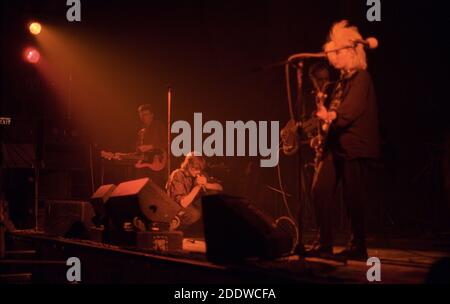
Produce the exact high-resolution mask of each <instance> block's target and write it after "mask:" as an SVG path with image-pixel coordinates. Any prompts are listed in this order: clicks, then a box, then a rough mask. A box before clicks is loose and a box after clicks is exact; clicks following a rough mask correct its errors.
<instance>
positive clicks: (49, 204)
mask: <svg viewBox="0 0 450 304" xmlns="http://www.w3.org/2000/svg"><path fill="white" fill-rule="evenodd" d="M44 208H45V215H44V216H45V221H44V231H45V233H46V234H48V235H54V236H63V237H68V238H78V239H88V238H89V229H90V228H91V226H92V217H93V216H94V210H93V208H92V206H91V204H89V202H84V201H68V200H67V201H65V200H52V201H49V200H48V201H45V207H44Z"/></svg>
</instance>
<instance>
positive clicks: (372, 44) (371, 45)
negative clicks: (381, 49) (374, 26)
mask: <svg viewBox="0 0 450 304" xmlns="http://www.w3.org/2000/svg"><path fill="white" fill-rule="evenodd" d="M352 42H353V43H354V44H355V46H356V45H357V44H362V45H364V48H366V49H371V50H373V49H376V48H377V47H378V40H377V38H375V37H368V38H366V39H354V40H352Z"/></svg>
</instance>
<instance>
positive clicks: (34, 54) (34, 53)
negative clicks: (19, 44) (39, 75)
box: [23, 47, 41, 63]
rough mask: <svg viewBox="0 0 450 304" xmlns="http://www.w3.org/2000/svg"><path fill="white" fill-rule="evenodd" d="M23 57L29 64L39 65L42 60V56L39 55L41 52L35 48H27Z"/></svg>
mask: <svg viewBox="0 0 450 304" xmlns="http://www.w3.org/2000/svg"><path fill="white" fill-rule="evenodd" d="M23 55H24V58H25V60H26V61H28V62H29V63H38V62H39V59H40V58H41V54H39V51H38V50H36V49H35V48H33V47H28V48H26V49H25V51H24V53H23Z"/></svg>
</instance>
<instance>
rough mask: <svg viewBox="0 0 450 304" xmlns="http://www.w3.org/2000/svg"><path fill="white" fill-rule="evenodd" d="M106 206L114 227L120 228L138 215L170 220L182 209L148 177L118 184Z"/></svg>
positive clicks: (143, 218)
mask: <svg viewBox="0 0 450 304" xmlns="http://www.w3.org/2000/svg"><path fill="white" fill-rule="evenodd" d="M105 206H106V211H107V214H108V216H109V218H110V219H111V220H112V222H113V224H114V228H115V229H121V228H122V227H123V224H124V223H125V222H130V223H131V222H133V219H134V218H135V217H138V218H140V219H141V220H143V221H147V222H152V223H166V224H169V223H170V222H171V220H172V219H174V218H175V216H176V215H177V213H178V212H179V211H180V210H181V206H179V205H178V204H177V203H176V202H175V201H173V200H172V199H171V198H170V197H169V196H168V195H167V194H166V193H165V192H164V191H163V190H162V189H161V188H159V187H158V186H157V185H156V184H155V183H153V182H152V181H151V180H150V179H149V178H141V179H136V180H132V181H128V182H124V183H121V184H119V185H118V186H117V187H116V188H115V189H114V190H113V191H112V193H111V196H110V198H109V200H108V201H107V203H106V205H105Z"/></svg>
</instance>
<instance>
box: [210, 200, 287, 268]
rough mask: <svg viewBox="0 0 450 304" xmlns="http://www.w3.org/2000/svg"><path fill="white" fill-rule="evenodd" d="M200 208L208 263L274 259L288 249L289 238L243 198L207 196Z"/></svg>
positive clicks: (284, 253)
mask: <svg viewBox="0 0 450 304" xmlns="http://www.w3.org/2000/svg"><path fill="white" fill-rule="evenodd" d="M202 208H203V221H204V228H205V241H206V248H207V251H206V255H207V258H208V259H209V260H210V261H213V262H219V263H220V262H231V261H239V260H244V259H246V258H255V257H259V258H265V259H274V258H277V257H281V256H283V255H286V254H288V253H289V252H290V251H291V249H292V244H293V242H294V240H293V238H292V236H291V235H290V234H289V233H288V232H286V231H284V230H282V229H281V228H280V227H278V226H277V225H276V224H275V223H274V222H273V221H271V219H270V218H269V217H268V216H267V215H265V214H264V213H263V212H262V211H261V210H259V209H257V208H256V207H255V206H253V205H252V204H251V203H250V202H248V201H247V200H245V199H243V198H239V197H234V196H227V195H209V196H205V197H203V198H202Z"/></svg>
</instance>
